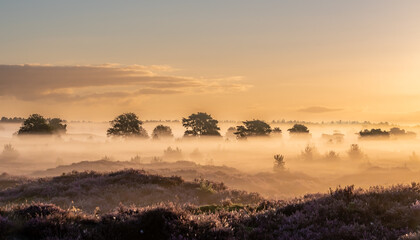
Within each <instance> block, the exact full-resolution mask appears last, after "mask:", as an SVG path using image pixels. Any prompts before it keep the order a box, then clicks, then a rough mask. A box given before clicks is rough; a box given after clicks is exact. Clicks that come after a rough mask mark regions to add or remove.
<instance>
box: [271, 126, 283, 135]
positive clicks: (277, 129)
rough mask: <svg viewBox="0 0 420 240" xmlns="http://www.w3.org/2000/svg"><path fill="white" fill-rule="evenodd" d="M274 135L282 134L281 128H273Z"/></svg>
mask: <svg viewBox="0 0 420 240" xmlns="http://www.w3.org/2000/svg"><path fill="white" fill-rule="evenodd" d="M271 133H272V134H275V135H280V134H281V133H282V131H281V129H280V128H279V127H275V128H273V131H271Z"/></svg>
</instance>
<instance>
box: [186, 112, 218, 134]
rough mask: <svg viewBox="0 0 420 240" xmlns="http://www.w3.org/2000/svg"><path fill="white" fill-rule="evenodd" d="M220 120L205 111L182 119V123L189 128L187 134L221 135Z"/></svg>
mask: <svg viewBox="0 0 420 240" xmlns="http://www.w3.org/2000/svg"><path fill="white" fill-rule="evenodd" d="M217 124H218V121H217V120H215V119H213V118H212V117H211V115H209V114H207V113H203V112H198V113H196V114H191V115H190V116H189V117H188V118H183V119H182V125H183V126H184V127H185V128H186V129H187V130H186V131H185V133H184V135H185V136H220V133H219V130H220V128H219V127H218V125H217Z"/></svg>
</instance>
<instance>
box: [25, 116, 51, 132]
mask: <svg viewBox="0 0 420 240" xmlns="http://www.w3.org/2000/svg"><path fill="white" fill-rule="evenodd" d="M52 133H53V129H52V127H51V126H50V125H49V124H48V121H47V119H45V118H44V117H43V116H41V115H39V114H32V115H30V116H29V117H28V118H27V119H26V120H25V121H24V122H23V124H22V126H21V127H20V129H19V131H18V135H24V134H52Z"/></svg>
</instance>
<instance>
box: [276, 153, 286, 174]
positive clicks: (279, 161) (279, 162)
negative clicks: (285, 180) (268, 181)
mask: <svg viewBox="0 0 420 240" xmlns="http://www.w3.org/2000/svg"><path fill="white" fill-rule="evenodd" d="M285 164H286V163H285V161H284V156H283V155H280V154H276V155H274V171H282V170H284V168H285V167H284V166H285Z"/></svg>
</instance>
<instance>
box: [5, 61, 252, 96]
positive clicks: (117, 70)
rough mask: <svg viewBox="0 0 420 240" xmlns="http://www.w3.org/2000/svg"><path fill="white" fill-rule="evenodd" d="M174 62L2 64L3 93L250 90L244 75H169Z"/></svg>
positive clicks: (56, 93) (61, 94) (155, 93)
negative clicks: (71, 64)
mask: <svg viewBox="0 0 420 240" xmlns="http://www.w3.org/2000/svg"><path fill="white" fill-rule="evenodd" d="M174 71H176V69H174V68H172V67H170V66H165V65H163V66H160V65H152V66H143V65H130V66H122V65H118V64H103V65H96V66H95V65H86V66H77V65H76V66H53V65H39V64H25V65H0V96H12V97H15V98H17V99H20V100H25V101H34V100H43V99H44V100H54V101H81V100H86V99H106V98H132V97H138V96H141V95H158V94H182V93H215V92H220V93H226V92H237V91H246V90H247V89H248V88H249V87H251V86H250V85H246V84H243V83H241V79H242V78H241V77H227V78H222V79H205V78H192V77H184V76H175V75H166V74H164V73H168V72H174Z"/></svg>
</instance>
